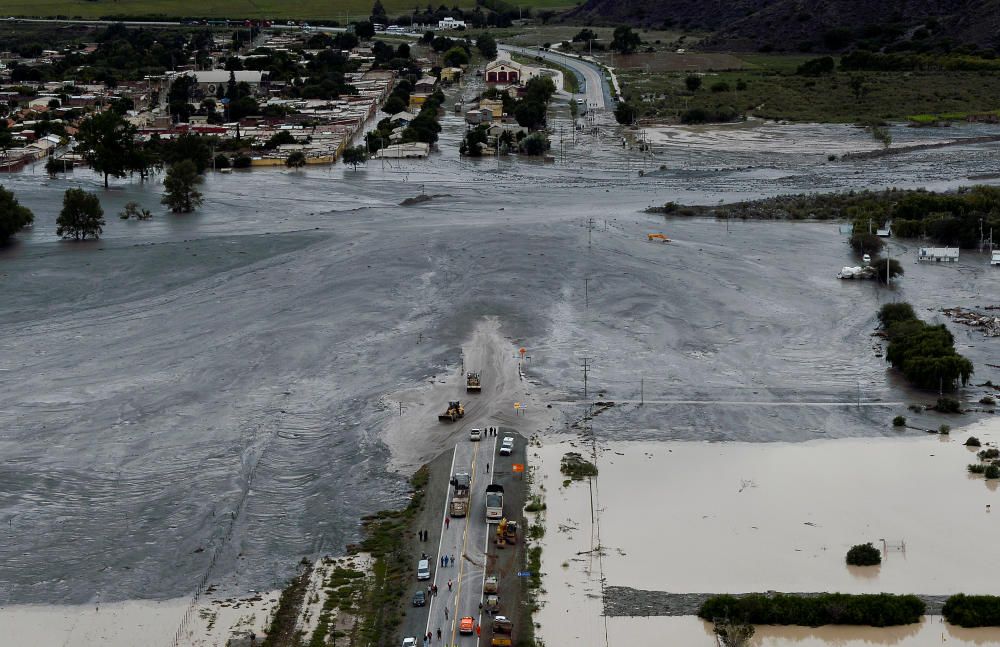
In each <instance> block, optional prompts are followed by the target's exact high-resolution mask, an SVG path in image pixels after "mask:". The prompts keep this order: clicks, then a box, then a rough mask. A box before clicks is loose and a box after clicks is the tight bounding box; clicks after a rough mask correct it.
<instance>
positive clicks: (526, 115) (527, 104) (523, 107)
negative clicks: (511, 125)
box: [514, 101, 546, 130]
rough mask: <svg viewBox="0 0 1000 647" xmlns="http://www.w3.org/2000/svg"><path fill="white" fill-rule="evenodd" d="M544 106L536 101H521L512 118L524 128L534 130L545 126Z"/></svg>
mask: <svg viewBox="0 0 1000 647" xmlns="http://www.w3.org/2000/svg"><path fill="white" fill-rule="evenodd" d="M545 112H546V109H545V104H544V103H539V102H538V101H521V102H519V103H518V104H517V107H516V108H515V109H514V118H515V119H517V123H518V124H519V125H521V126H524V127H525V128H530V129H531V130H535V129H537V128H541V127H542V126H544V125H545Z"/></svg>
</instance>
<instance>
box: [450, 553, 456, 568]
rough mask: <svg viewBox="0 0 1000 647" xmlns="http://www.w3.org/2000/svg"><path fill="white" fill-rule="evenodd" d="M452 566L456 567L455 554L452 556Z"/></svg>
mask: <svg viewBox="0 0 1000 647" xmlns="http://www.w3.org/2000/svg"><path fill="white" fill-rule="evenodd" d="M451 565H452V566H454V565H455V554H454V553H452V554H451Z"/></svg>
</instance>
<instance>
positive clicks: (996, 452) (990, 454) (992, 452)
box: [976, 447, 1000, 461]
mask: <svg viewBox="0 0 1000 647" xmlns="http://www.w3.org/2000/svg"><path fill="white" fill-rule="evenodd" d="M976 456H978V457H979V460H981V461H988V460H992V459H994V458H1000V449H997V448H995V447H990V448H989V449H984V450H983V451H981V452H979V453H978V454H976Z"/></svg>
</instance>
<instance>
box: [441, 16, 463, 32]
mask: <svg viewBox="0 0 1000 647" xmlns="http://www.w3.org/2000/svg"><path fill="white" fill-rule="evenodd" d="M438 29H465V21H464V20H455V19H454V18H452V17H450V16H449V17H448V18H445V19H444V20H439V21H438Z"/></svg>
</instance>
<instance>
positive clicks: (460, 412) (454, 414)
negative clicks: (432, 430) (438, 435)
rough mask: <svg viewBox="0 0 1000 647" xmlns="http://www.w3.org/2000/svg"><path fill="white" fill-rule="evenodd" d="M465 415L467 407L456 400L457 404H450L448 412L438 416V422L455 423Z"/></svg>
mask: <svg viewBox="0 0 1000 647" xmlns="http://www.w3.org/2000/svg"><path fill="white" fill-rule="evenodd" d="M464 415H465V407H463V406H462V403H461V402H458V401H457V400H456V401H455V402H449V403H448V410H447V411H445V412H444V413H442V414H441V415H440V416H438V420H440V421H441V422H455V421H456V420H458V419H459V418H461V417H462V416H464Z"/></svg>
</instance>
